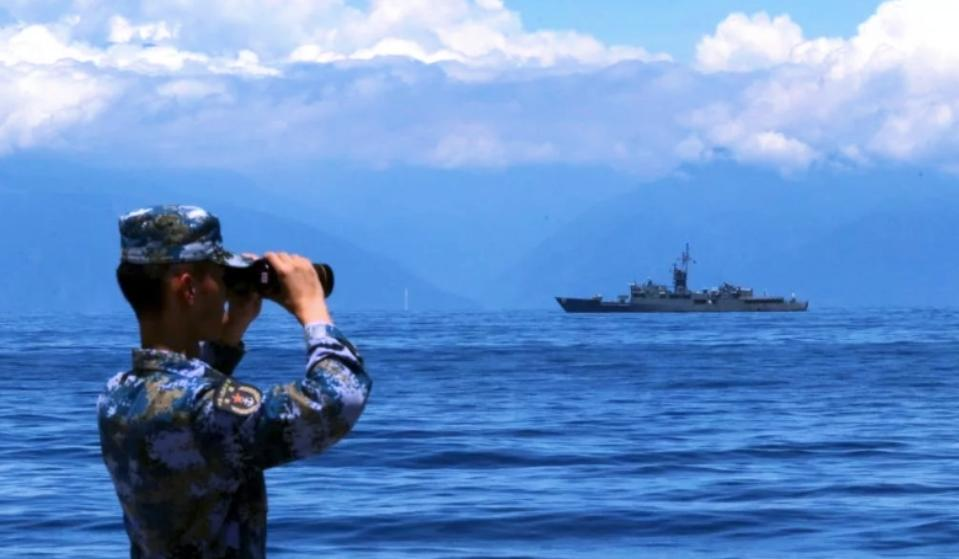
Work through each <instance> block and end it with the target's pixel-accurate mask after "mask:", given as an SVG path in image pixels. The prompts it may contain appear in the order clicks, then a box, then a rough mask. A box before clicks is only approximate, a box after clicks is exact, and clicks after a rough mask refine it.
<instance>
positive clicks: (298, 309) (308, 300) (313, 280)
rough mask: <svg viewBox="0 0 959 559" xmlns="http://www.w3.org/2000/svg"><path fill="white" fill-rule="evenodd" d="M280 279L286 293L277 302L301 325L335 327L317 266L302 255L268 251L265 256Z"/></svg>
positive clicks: (276, 299) (281, 294)
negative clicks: (317, 323)
mask: <svg viewBox="0 0 959 559" xmlns="http://www.w3.org/2000/svg"><path fill="white" fill-rule="evenodd" d="M263 256H264V258H266V260H267V262H269V263H270V266H272V267H273V270H274V271H275V272H276V276H277V278H278V279H279V280H280V285H281V286H282V289H283V290H282V292H281V293H280V294H279V296H278V297H277V298H273V300H274V301H276V302H277V303H279V304H280V306H282V307H283V308H285V309H286V310H287V311H289V312H290V314H292V315H293V316H295V317H296V319H297V320H299V321H300V324H303V325H306V324H309V323H311V322H326V323H328V324H333V320H332V319H331V318H330V313H329V311H328V310H327V308H326V298H325V297H324V295H323V286H322V285H321V284H320V278H319V277H317V275H316V270H315V269H313V263H312V262H310V261H309V260H307V259H306V258H304V257H302V256H300V255H298V254H287V253H285V252H267V253H266V254H264V255H263Z"/></svg>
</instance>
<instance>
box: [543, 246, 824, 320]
mask: <svg viewBox="0 0 959 559" xmlns="http://www.w3.org/2000/svg"><path fill="white" fill-rule="evenodd" d="M692 261H693V260H692V259H691V258H690V257H689V244H688V243H687V244H686V248H685V250H683V254H682V256H681V257H680V258H679V261H678V262H677V263H674V264H673V289H671V290H670V289H669V288H668V287H667V286H665V285H661V284H657V283H653V282H652V280H647V281H646V283H636V282H633V283H631V284H629V295H620V296H619V297H617V298H616V299H615V300H604V299H603V296H602V295H597V296H595V297H590V298H587V299H577V298H574V297H556V301H557V302H558V303H559V305H560V306H561V307H563V310H565V311H566V312H570V313H607V312H789V311H804V310H806V309H807V308H808V307H809V302H808V301H800V300H798V299H796V296H795V295H793V296H792V297H790V298H789V299H786V298H785V297H768V296H766V295H763V296H756V295H754V294H753V290H752V289H749V288H747V287H740V286H738V285H733V284H730V283H724V284H722V285H721V286H720V287H718V288H716V289H703V290H702V291H691V290H690V289H689V288H688V287H687V286H686V280H687V278H688V277H689V263H690V262H692Z"/></svg>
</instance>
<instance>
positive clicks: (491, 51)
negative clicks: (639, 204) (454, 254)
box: [0, 0, 959, 179]
mask: <svg viewBox="0 0 959 559" xmlns="http://www.w3.org/2000/svg"><path fill="white" fill-rule="evenodd" d="M659 4H661V3H652V2H641V3H640V2H627V1H625V0H609V1H597V2H588V3H587V2H571V1H553V2H534V1H533V0H515V1H513V2H505V3H504V2H503V1H501V0H372V1H370V2H357V1H346V0H283V1H280V0H231V1H228V0H213V1H209V2H196V3H186V2H182V1H179V0H149V1H142V2H138V1H133V0H121V1H111V2H106V1H102V0H6V1H4V2H2V3H0V157H2V156H3V155H4V154H11V153H18V152H25V151H27V152H28V151H36V150H44V151H51V152H54V153H62V154H65V155H68V156H72V157H79V158H83V159H84V160H89V161H102V162H116V161H124V162H145V163H149V164H153V165H156V164H162V165H170V166H208V167H217V168H227V169H234V170H238V171H244V170H246V171H255V170H262V169H264V168H267V167H269V166H270V165H275V164H277V163H278V162H279V163H283V164H309V163H311V162H319V161H322V162H344V163H349V164H353V165H360V166H363V167H366V168H389V167H390V166H420V167H430V168H441V169H478V168H479V169H483V168H506V167H513V166H523V165H545V166H549V165H577V166H599V167H605V168H612V169H617V170H620V171H623V172H627V173H631V174H634V175H635V176H638V177H643V178H649V179H655V178H658V177H665V176H669V175H671V174H674V173H676V172H678V171H679V170H680V169H682V168H684V167H689V166H697V165H709V164H711V163H714V162H716V161H732V162H735V163H736V164H740V165H743V166H747V167H762V168H771V169H775V170H777V171H779V172H781V173H783V174H784V175H790V176H801V175H802V173H804V172H807V171H809V170H810V169H823V168H827V169H828V168H835V169H848V168H874V167H876V166H881V165H899V166H902V165H906V166H919V167H923V168H934V169H940V170H943V171H946V172H953V171H955V170H957V169H959V159H957V157H956V148H957V141H959V134H957V132H959V129H957V127H959V119H957V111H959V95H957V94H956V93H957V89H959V39H957V38H956V37H957V35H956V34H955V33H954V30H955V28H956V26H957V24H959V2H955V1H954V0H888V1H886V2H881V3H877V2H864V1H862V0H847V1H844V2H838V3H827V2H816V1H814V2H784V1H773V0H765V1H763V0H743V1H738V2H737V1H732V0H724V1H716V2H692V1H691V0H675V1H673V2H669V3H668V7H665V8H664V7H660V6H659ZM837 5H838V7H837Z"/></svg>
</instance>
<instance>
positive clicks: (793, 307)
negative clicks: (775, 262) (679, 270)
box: [556, 297, 809, 313]
mask: <svg viewBox="0 0 959 559" xmlns="http://www.w3.org/2000/svg"><path fill="white" fill-rule="evenodd" d="M556 302H557V303H559V306H561V307H562V308H563V310H564V311H566V312H568V313H691V312H695V313H716V312H802V311H805V310H806V309H807V308H809V302H808V301H797V300H789V301H786V300H782V299H778V298H777V299H763V298H743V299H737V298H720V299H715V300H712V302H709V301H702V300H694V299H692V298H686V297H677V298H661V299H652V298H651V299H649V300H645V301H642V300H641V301H635V300H634V301H627V302H622V303H621V302H619V301H603V300H599V299H596V298H592V299H577V298H574V297H556Z"/></svg>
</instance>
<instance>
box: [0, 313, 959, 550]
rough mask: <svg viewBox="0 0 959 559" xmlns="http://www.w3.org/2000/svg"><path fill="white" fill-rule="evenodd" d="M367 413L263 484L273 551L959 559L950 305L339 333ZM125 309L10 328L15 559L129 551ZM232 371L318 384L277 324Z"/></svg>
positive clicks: (1, 326)
mask: <svg viewBox="0 0 959 559" xmlns="http://www.w3.org/2000/svg"><path fill="white" fill-rule="evenodd" d="M337 322H338V325H339V326H340V327H341V329H342V330H343V331H344V332H345V333H346V334H347V335H348V336H349V337H350V338H351V340H353V341H354V342H355V343H356V345H357V346H359V348H360V349H361V351H362V352H363V354H364V357H365V358H366V362H367V365H368V368H369V371H370V373H371V375H372V376H373V378H374V388H373V396H372V399H371V401H370V403H369V407H368V408H367V411H366V413H365V415H364V416H363V418H362V419H361V420H360V423H359V424H358V426H357V428H356V429H355V431H354V432H353V433H352V434H351V435H350V436H349V437H348V438H347V439H345V440H344V441H342V442H341V443H340V444H339V445H337V446H336V447H334V448H333V449H331V450H330V451H329V452H327V453H326V454H323V455H321V456H317V457H314V458H311V459H308V460H306V461H303V462H299V463H296V464H294V465H290V466H286V467H281V468H277V469H275V470H271V471H269V472H268V473H267V484H268V488H269V497H270V514H269V540H268V547H269V553H270V556H271V557H274V558H306V557H311V558H312V557H320V556H327V557H354V558H374V557H375V558H381V557H382V558H386V557H397V558H433V557H450V558H466V557H495V558H505V557H530V558H532V557H537V558H539V557H542V558H554V557H555V558H603V559H606V558H612V559H615V558H634V557H636V558H641V557H669V558H674V557H675V558H733V557H748V558H765V557H769V558H773V557H777V558H778V557H804V558H805V557H822V558H843V557H854V558H858V557H957V556H959V436H957V432H959V365H957V357H959V311H943V310H928V309H925V310H923V309H898V310H892V311H889V310H857V311H847V310H821V309H815V308H814V309H812V310H811V311H810V312H808V313H799V314H778V315H777V314H762V315H750V314H727V315H712V316H710V315H701V316H695V315H686V316H669V315H645V316H644V315H632V316H588V315H580V316H576V315H566V314H563V313H561V312H560V311H559V310H558V309H557V310H556V311H540V312H512V313H508V312H504V313H476V314H420V313H395V314H377V313H363V314H345V313H344V314H342V315H338V316H337ZM136 340H137V338H136V331H135V324H134V322H133V321H132V318H131V316H129V315H126V314H118V315H104V316H34V317H15V316H5V317H0V555H2V556H3V557H71V558H107V557H123V556H125V555H126V553H127V540H126V536H125V534H124V532H123V529H122V526H121V521H120V509H119V506H118V504H117V501H116V498H115V496H114V494H113V488H112V485H111V483H110V480H109V477H108V476H107V473H106V470H105V468H104V467H103V464H102V462H101V460H100V456H99V447H98V439H97V431H96V418H95V400H96V396H97V394H98V393H99V391H100V389H101V387H102V385H103V383H104V381H105V380H106V379H107V378H108V377H109V376H110V375H112V374H113V373H114V372H116V371H119V370H121V369H124V368H126V367H127V366H128V363H129V350H130V348H131V347H132V346H133V345H135V344H136ZM247 343H248V347H249V352H248V354H247V357H246V358H245V360H244V362H243V363H242V364H241V365H240V367H239V368H238V370H237V372H236V375H237V376H238V377H241V378H243V379H244V380H246V381H247V382H253V383H255V384H259V385H261V386H262V385H269V384H271V383H275V382H284V381H287V380H290V379H293V378H296V377H298V376H299V375H301V374H302V366H303V360H304V357H303V347H302V338H301V335H300V332H299V330H298V328H297V327H296V324H295V322H294V321H293V319H292V318H289V317H287V316H281V315H279V314H277V313H267V314H266V315H265V316H264V317H262V318H261V320H260V321H259V322H258V323H256V324H255V325H254V327H253V328H252V330H251V332H250V333H249V336H248V339H247Z"/></svg>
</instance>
